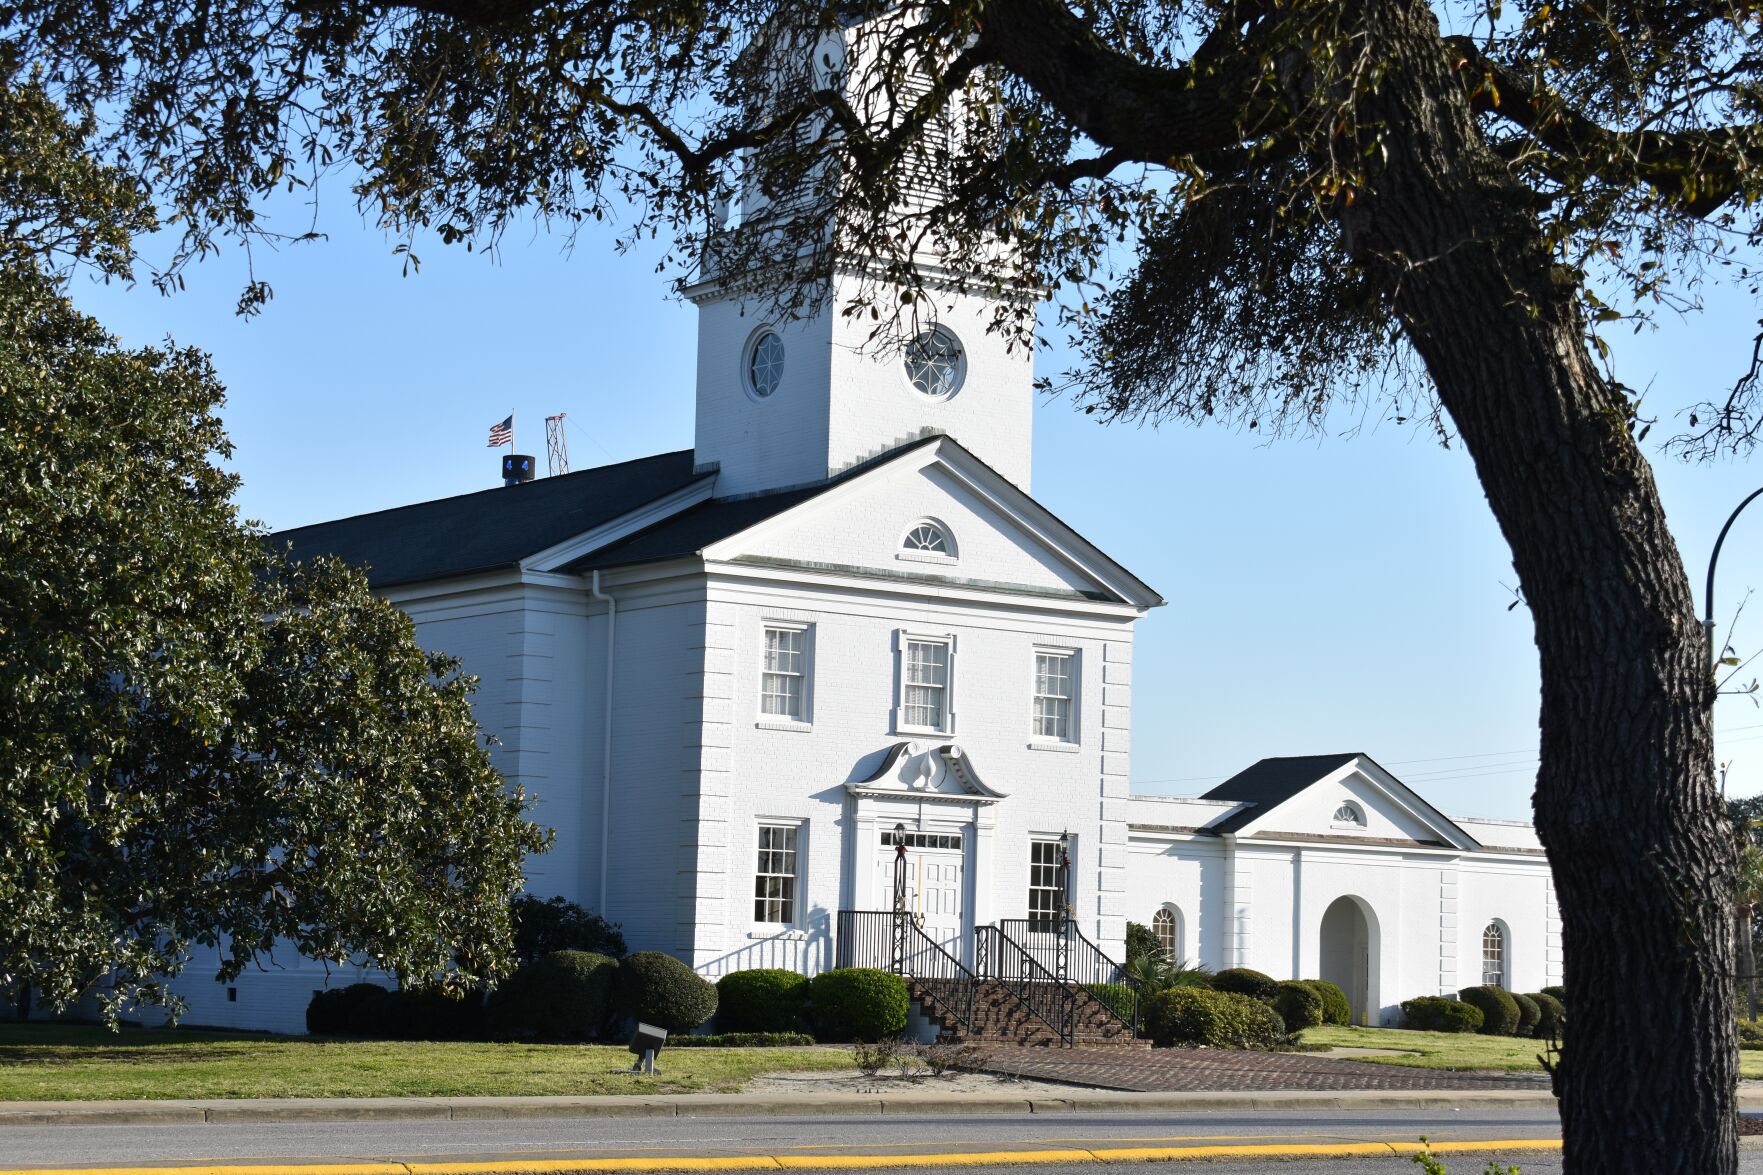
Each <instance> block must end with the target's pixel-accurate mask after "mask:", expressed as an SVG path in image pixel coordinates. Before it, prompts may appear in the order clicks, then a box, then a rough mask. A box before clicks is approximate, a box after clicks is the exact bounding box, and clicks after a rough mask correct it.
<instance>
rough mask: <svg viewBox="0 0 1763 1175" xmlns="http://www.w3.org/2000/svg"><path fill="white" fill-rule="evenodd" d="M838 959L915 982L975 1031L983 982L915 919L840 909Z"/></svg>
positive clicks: (840, 962) (885, 912)
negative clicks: (977, 995) (978, 990)
mask: <svg viewBox="0 0 1763 1175" xmlns="http://www.w3.org/2000/svg"><path fill="white" fill-rule="evenodd" d="M834 957H835V959H836V960H837V964H838V966H840V967H873V968H876V969H877V970H881V971H892V972H893V973H895V974H896V975H899V976H900V977H901V978H904V979H910V980H912V981H913V982H914V983H916V984H917V985H918V986H919V988H920V989H922V990H923V991H924V992H925V993H926V994H927V995H929V996H930V998H931V999H933V1000H934V1001H936V1004H937V1007H938V1008H940V1009H942V1011H943V1012H944V1013H946V1014H947V1015H948V1016H949V1017H950V1018H951V1019H953V1020H955V1021H957V1022H959V1023H960V1024H961V1025H962V1026H963V1027H964V1028H966V1029H967V1030H968V1031H969V1032H973V1031H975V1028H974V1004H975V994H974V989H975V988H976V987H977V986H978V982H977V981H976V980H975V979H974V975H973V972H972V971H969V970H968V969H967V967H966V966H965V965H964V964H963V963H962V962H961V960H959V959H957V958H956V957H955V956H954V955H952V954H950V953H949V952H948V951H947V950H945V949H944V948H943V946H942V945H941V944H940V943H938V942H937V941H936V940H935V939H933V938H932V937H930V935H928V934H926V933H925V932H924V928H923V927H921V926H920V925H919V924H918V919H916V918H914V917H913V916H912V915H910V914H899V913H895V912H894V911H892V910H840V911H839V938H838V943H837V946H836V948H835V954H834Z"/></svg>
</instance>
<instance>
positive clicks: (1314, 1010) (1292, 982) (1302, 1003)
mask: <svg viewBox="0 0 1763 1175" xmlns="http://www.w3.org/2000/svg"><path fill="white" fill-rule="evenodd" d="M1272 1006H1273V1010H1274V1011H1276V1012H1278V1013H1279V1018H1280V1019H1281V1020H1284V1021H1285V1022H1286V1031H1288V1032H1297V1031H1299V1030H1301V1029H1304V1028H1315V1027H1316V1026H1317V1025H1318V1024H1320V1023H1322V1012H1323V1007H1322V993H1321V992H1318V991H1317V990H1316V989H1315V988H1314V987H1311V986H1310V985H1309V984H1308V983H1302V982H1300V981H1298V980H1296V979H1287V980H1285V981H1283V982H1281V983H1280V985H1279V987H1278V989H1277V990H1275V992H1274V994H1273V1000H1272Z"/></svg>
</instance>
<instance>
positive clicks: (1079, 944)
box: [998, 917, 1144, 1037]
mask: <svg viewBox="0 0 1763 1175" xmlns="http://www.w3.org/2000/svg"><path fill="white" fill-rule="evenodd" d="M998 925H999V927H1000V928H1002V930H1003V931H1004V933H1005V934H1006V935H1007V936H1008V937H1010V938H1011V939H1012V940H1014V941H1015V942H1016V944H1017V945H1018V946H1019V947H1021V948H1022V949H1023V950H1025V951H1027V952H1028V953H1029V954H1030V955H1033V956H1035V957H1036V959H1037V960H1038V961H1039V962H1040V963H1041V964H1042V965H1043V966H1045V967H1047V969H1048V970H1051V971H1054V972H1055V973H1063V978H1064V981H1065V982H1066V983H1067V984H1068V985H1070V986H1071V988H1072V989H1073V998H1074V999H1077V998H1078V994H1077V993H1078V992H1082V993H1083V994H1084V995H1087V996H1089V997H1090V998H1091V999H1093V1000H1095V1001H1096V1003H1098V1004H1100V1005H1101V1006H1102V1008H1103V1010H1105V1011H1106V1012H1107V1013H1108V1014H1109V1015H1110V1016H1113V1017H1114V1018H1115V1019H1116V1020H1118V1021H1120V1022H1121V1024H1123V1025H1125V1026H1126V1027H1127V1028H1128V1029H1129V1030H1130V1031H1131V1032H1132V1034H1133V1035H1134V1036H1135V1037H1136V1036H1138V1035H1139V1028H1140V1024H1141V1016H1142V1014H1143V1013H1142V1005H1143V1003H1144V1000H1143V995H1144V992H1143V985H1141V984H1139V983H1138V982H1137V981H1135V980H1134V979H1133V978H1132V977H1131V976H1130V975H1128V974H1127V973H1126V968H1125V967H1122V966H1121V965H1120V964H1119V963H1117V962H1115V961H1114V960H1113V959H1112V958H1110V957H1109V956H1108V955H1107V954H1105V953H1104V952H1103V951H1102V948H1100V947H1098V946H1097V945H1096V944H1095V943H1093V942H1091V941H1090V939H1089V937H1088V936H1087V935H1085V934H1084V932H1083V931H1082V930H1080V929H1078V925H1077V920H1076V919H1075V918H1062V919H1059V920H1057V921H1054V920H1052V919H1048V918H1044V917H1043V918H1003V919H1000V920H999V922H998Z"/></svg>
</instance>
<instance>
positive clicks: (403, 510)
mask: <svg viewBox="0 0 1763 1175" xmlns="http://www.w3.org/2000/svg"><path fill="white" fill-rule="evenodd" d="M701 476H702V477H709V476H711V475H710V474H708V473H706V474H701V475H698V474H694V473H693V472H692V450H690V449H682V450H680V451H679V452H677V453H660V454H657V455H656V456H653V457H641V458H638V459H637V460H635V461H625V462H622V463H620V464H618V465H603V466H601V467H599V468H598V469H584V470H582V471H581V472H580V473H566V474H563V475H561V476H559V477H542V478H539V479H537V480H536V481H531V482H528V483H527V484H526V485H522V486H504V487H502V488H500V489H491V490H482V491H480V492H478V493H475V494H461V495H459V496H458V497H453V498H441V499H439V500H437V501H433V502H418V503H416V504H415V505H411V506H399V507H396V508H394V509H391V510H380V511H377V512H375V513H373V514H358V515H356V516H355V517H353V518H339V519H337V520H336V521H334V522H320V523H316V524H314V525H312V526H301V527H296V528H294V529H293V530H284V531H279V532H277V533H276V534H275V535H273V536H272V537H271V541H272V542H274V543H275V544H276V545H277V546H278V547H279V546H281V545H282V544H284V543H286V544H291V545H292V548H293V551H292V554H293V557H294V558H296V559H310V558H312V557H313V556H315V555H334V556H336V557H337V558H339V559H341V560H343V561H344V562H345V563H352V564H355V565H356V566H361V567H366V568H367V569H368V579H369V580H370V581H371V582H372V583H373V586H374V587H389V586H392V585H394V584H401V583H414V582H418V581H421V580H428V579H447V578H450V577H453V576H457V575H468V574H470V573H472V572H475V571H488V570H491V569H493V568H497V567H508V566H511V565H513V564H515V563H518V562H520V561H521V560H522V559H525V558H526V557H527V556H529V555H534V554H537V553H538V552H540V551H543V550H545V549H546V548H547V547H553V546H556V545H557V544H558V543H561V542H564V541H565V540H567V539H572V538H574V537H575V536H577V535H579V534H582V533H583V532H584V531H589V530H592V529H593V528H594V527H596V526H601V525H604V524H605V523H608V522H611V521H612V520H613V519H615V518H620V517H622V516H624V515H626V514H629V513H630V512H631V511H632V510H635V509H638V508H639V507H641V506H643V505H645V504H647V503H649V502H653V501H654V500H655V499H657V498H660V497H664V496H666V495H667V494H671V493H674V492H675V491H677V490H682V489H684V488H686V487H687V486H689V485H691V484H692V483H693V482H695V481H697V480H698V479H699V477H701Z"/></svg>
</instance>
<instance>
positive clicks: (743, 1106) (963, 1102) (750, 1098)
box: [0, 1087, 1763, 1127]
mask: <svg viewBox="0 0 1763 1175" xmlns="http://www.w3.org/2000/svg"><path fill="white" fill-rule="evenodd" d="M1554 1107H1555V1099H1554V1098H1553V1097H1551V1096H1550V1095H1549V1094H1548V1093H1547V1092H1529V1091H1522V1090H1480V1089H1477V1090H1437V1091H1423V1092H1414V1091H1391V1090H1330V1091H1313V1090H1291V1091H1283V1092H1282V1091H1263V1092H1255V1093H1241V1092H1200V1093H1193V1092H1189V1093H1137V1092H1116V1091H1110V1090H1092V1089H1081V1088H1076V1087H1073V1088H1072V1089H1071V1090H1070V1092H1069V1093H1061V1094H1059V1095H1057V1096H1048V1095H1047V1094H1046V1093H1044V1092H1040V1091H1037V1092H1036V1093H1035V1094H1034V1095H1032V1096H1031V1095H1026V1094H1025V1095H1023V1096H1021V1097H1013V1096H1007V1095H1001V1094H995V1093H983V1094H953V1093H930V1092H926V1093H918V1094H915V1093H908V1092H901V1093H888V1094H886V1095H881V1094H797V1095H791V1096H788V1097H780V1096H778V1095H776V1094H746V1093H688V1094H665V1095H655V1096H646V1095H643V1094H619V1095H603V1096H595V1097H450V1098H420V1097H409V1098H240V1099H235V1100H228V1099H218V1098H217V1099H204V1100H191V1101H107V1102H100V1101H89V1102H71V1101H61V1102H0V1127H6V1126H73V1125H85V1126H130V1125H177V1124H186V1125H195V1124H201V1123H209V1122H314V1121H361V1122H368V1121H381V1122H391V1121H423V1120H429V1121H472V1120H487V1119H501V1118H686V1117H761V1116H779V1117H803V1116H822V1115H826V1116H831V1115H883V1114H895V1115H900V1114H920V1115H922V1114H1024V1113H1035V1114H1059V1113H1073V1112H1101V1113H1107V1112H1115V1113H1121V1112H1133V1111H1138V1112H1145V1111H1153V1112H1155V1111H1167V1112H1179V1113H1195V1112H1204V1111H1208V1110H1235V1111H1242V1110H1287V1111H1293V1110H1298V1111H1301V1110H1330V1109H1337V1110H1347V1109H1352V1110H1380V1109H1381V1110H1396V1109H1401V1110H1470V1109H1488V1110H1493V1109H1502V1110H1509V1109H1528V1110H1537V1109H1553V1108H1554ZM1746 1108H1747V1109H1750V1108H1753V1107H1751V1106H1750V1105H1747V1106H1746ZM1756 1108H1763V1100H1758V1101H1757V1105H1756Z"/></svg>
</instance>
